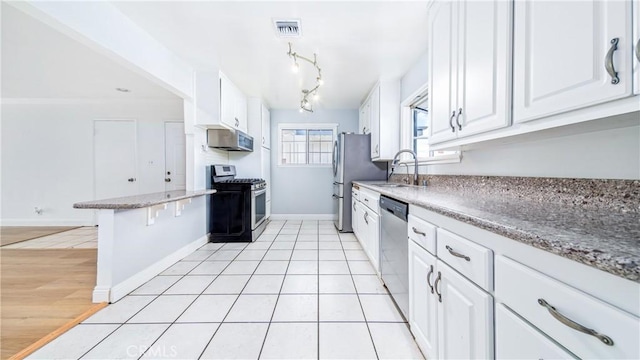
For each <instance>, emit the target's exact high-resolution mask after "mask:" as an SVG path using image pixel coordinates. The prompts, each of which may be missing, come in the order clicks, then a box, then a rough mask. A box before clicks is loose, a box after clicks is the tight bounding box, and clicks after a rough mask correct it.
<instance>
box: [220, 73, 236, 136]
mask: <svg viewBox="0 0 640 360" xmlns="http://www.w3.org/2000/svg"><path fill="white" fill-rule="evenodd" d="M235 111H236V89H235V86H234V85H233V83H231V81H230V80H229V79H228V78H227V77H226V76H225V75H224V74H222V73H220V121H221V122H222V123H224V124H226V125H228V126H229V127H231V128H236V126H235V125H236V121H235Z"/></svg>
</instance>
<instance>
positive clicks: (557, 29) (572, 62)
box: [513, 0, 632, 123]
mask: <svg viewBox="0 0 640 360" xmlns="http://www.w3.org/2000/svg"><path fill="white" fill-rule="evenodd" d="M514 14H515V15H514V17H515V19H514V31H515V33H514V42H513V43H514V64H513V66H514V82H513V84H514V93H513V96H514V99H513V101H514V106H513V119H514V122H516V123H518V122H525V121H529V120H533V119H537V118H541V117H544V116H548V115H552V114H558V113H562V112H566V111H569V110H573V109H578V108H583V107H586V106H590V105H595V104H599V103H603V102H606V101H610V100H614V99H618V98H622V97H625V96H628V95H630V94H631V91H632V84H631V83H632V81H631V78H632V76H631V66H632V64H631V59H632V56H631V54H630V53H629V52H630V51H631V49H632V45H631V43H632V40H631V28H632V25H631V21H632V20H631V17H632V16H631V2H630V1H600V0H590V1H587V0H584V1H530V0H529V1H516V2H515V11H514ZM614 39H617V41H618V44H617V50H615V51H613V47H614V45H613V44H612V41H614ZM609 54H610V55H611V56H609ZM608 63H609V64H612V65H613V68H614V69H615V71H616V72H617V73H618V74H617V77H618V79H619V80H618V81H617V82H616V81H615V80H614V79H615V76H613V77H612V75H611V74H609V72H608V71H607V69H606V66H607V64H608Z"/></svg>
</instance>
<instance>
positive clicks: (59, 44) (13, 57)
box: [0, 2, 178, 99]
mask: <svg viewBox="0 0 640 360" xmlns="http://www.w3.org/2000/svg"><path fill="white" fill-rule="evenodd" d="M0 6H2V8H1V11H2V19H1V21H2V22H1V26H2V29H1V31H2V39H1V41H2V69H1V71H2V97H3V98H121V99H132V98H136V99H140V98H145V99H147V98H150V99H151V98H161V99H178V97H177V96H175V95H174V94H172V93H171V92H169V91H167V90H165V89H163V88H162V87H160V86H158V85H156V84H154V83H152V82H150V81H149V80H147V79H145V78H144V77H142V76H140V75H138V74H136V73H134V72H132V71H131V70H128V69H126V68H124V67H123V66H121V65H119V64H117V63H116V62H114V61H113V60H111V59H109V58H107V57H105V56H103V55H101V54H98V53H96V52H95V51H93V50H92V49H90V48H88V47H86V46H85V45H83V44H81V43H79V42H77V41H76V40H73V39H71V38H69V37H68V36H66V35H64V34H62V33H60V32H59V31H57V30H55V29H53V28H51V27H49V26H48V25H45V24H44V23H42V22H40V21H38V20H36V19H34V18H33V17H31V16H29V15H27V14H25V13H23V12H22V11H20V10H18V9H16V8H14V7H13V6H10V5H7V4H6V3H4V2H2V4H1V5H0ZM116 88H125V89H129V90H130V92H128V93H123V92H120V91H116Z"/></svg>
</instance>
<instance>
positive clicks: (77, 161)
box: [1, 99, 183, 225]
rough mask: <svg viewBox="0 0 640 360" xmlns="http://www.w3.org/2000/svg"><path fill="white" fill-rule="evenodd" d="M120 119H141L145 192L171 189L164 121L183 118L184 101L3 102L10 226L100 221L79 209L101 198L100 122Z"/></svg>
mask: <svg viewBox="0 0 640 360" xmlns="http://www.w3.org/2000/svg"><path fill="white" fill-rule="evenodd" d="M117 118H132V119H136V120H137V125H138V166H139V171H138V179H139V186H140V192H141V193H150V192H157V191H164V121H170V120H179V121H181V120H182V118H183V111H182V101H181V100H176V101H168V100H162V101H151V100H148V101H147V100H140V101H130V102H122V101H100V100H75V101H68V100H42V101H39V100H36V99H32V100H25V101H16V100H13V101H12V100H6V99H5V100H3V104H2V189H1V195H2V219H1V220H2V224H3V225H62V224H69V225H84V224H92V223H93V212H92V211H88V210H76V209H73V207H72V205H73V203H75V202H79V201H87V200H92V199H93V198H94V185H93V184H94V181H93V180H94V179H93V120H94V119H117ZM150 161H151V162H152V163H153V164H151V165H150V164H149V162H150ZM35 206H38V207H40V208H43V209H44V212H43V214H42V215H37V214H36V213H35V212H34V207H35Z"/></svg>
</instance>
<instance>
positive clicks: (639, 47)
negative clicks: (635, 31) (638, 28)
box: [636, 39, 640, 61]
mask: <svg viewBox="0 0 640 360" xmlns="http://www.w3.org/2000/svg"><path fill="white" fill-rule="evenodd" d="M636 59H638V61H640V39H638V42H637V43H636Z"/></svg>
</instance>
